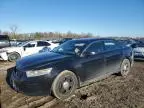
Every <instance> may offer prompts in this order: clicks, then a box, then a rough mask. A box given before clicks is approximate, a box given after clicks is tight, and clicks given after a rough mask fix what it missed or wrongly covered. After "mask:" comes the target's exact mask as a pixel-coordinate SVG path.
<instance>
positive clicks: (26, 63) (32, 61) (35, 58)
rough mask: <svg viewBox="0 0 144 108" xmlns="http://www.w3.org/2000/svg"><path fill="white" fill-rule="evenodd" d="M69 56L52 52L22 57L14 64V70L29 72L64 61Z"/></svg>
mask: <svg viewBox="0 0 144 108" xmlns="http://www.w3.org/2000/svg"><path fill="white" fill-rule="evenodd" d="M69 57H71V55H63V54H59V53H54V52H44V53H37V54H33V55H30V56H26V57H23V58H22V59H20V60H18V61H17V62H16V68H17V69H19V70H31V69H36V68H39V67H42V66H45V65H48V64H49V65H51V63H54V62H58V61H60V60H61V59H66V58H69Z"/></svg>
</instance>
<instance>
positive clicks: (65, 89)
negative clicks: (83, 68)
mask: <svg viewBox="0 0 144 108" xmlns="http://www.w3.org/2000/svg"><path fill="white" fill-rule="evenodd" d="M73 85H74V82H73V79H72V77H70V76H69V77H65V78H64V79H63V80H62V81H61V82H60V84H59V92H60V93H61V94H62V95H67V94H69V93H71V91H72V89H73Z"/></svg>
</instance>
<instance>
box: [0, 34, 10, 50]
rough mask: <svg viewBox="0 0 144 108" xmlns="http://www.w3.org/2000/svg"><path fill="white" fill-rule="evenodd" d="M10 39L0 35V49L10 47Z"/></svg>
mask: <svg viewBox="0 0 144 108" xmlns="http://www.w3.org/2000/svg"><path fill="white" fill-rule="evenodd" d="M10 45H11V44H10V39H9V36H8V35H0V49H1V48H4V47H9V46H10Z"/></svg>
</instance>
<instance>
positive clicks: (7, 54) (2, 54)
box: [0, 41, 56, 61]
mask: <svg viewBox="0 0 144 108" xmlns="http://www.w3.org/2000/svg"><path fill="white" fill-rule="evenodd" d="M44 47H48V48H50V49H53V48H54V47H56V46H54V45H53V44H50V43H49V42H47V41H30V42H25V43H22V44H19V45H18V46H15V47H7V48H2V49H0V59H1V60H9V61H16V60H17V59H19V58H21V57H24V56H28V55H31V54H34V53H38V52H39V51H40V50H42V49H43V48H44Z"/></svg>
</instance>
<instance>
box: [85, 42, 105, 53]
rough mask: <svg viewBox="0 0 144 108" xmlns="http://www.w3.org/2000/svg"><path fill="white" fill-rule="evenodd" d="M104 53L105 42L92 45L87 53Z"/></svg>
mask: <svg viewBox="0 0 144 108" xmlns="http://www.w3.org/2000/svg"><path fill="white" fill-rule="evenodd" d="M102 51H103V42H95V43H93V44H91V45H90V46H89V47H88V48H87V50H86V52H96V53H100V52H102Z"/></svg>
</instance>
